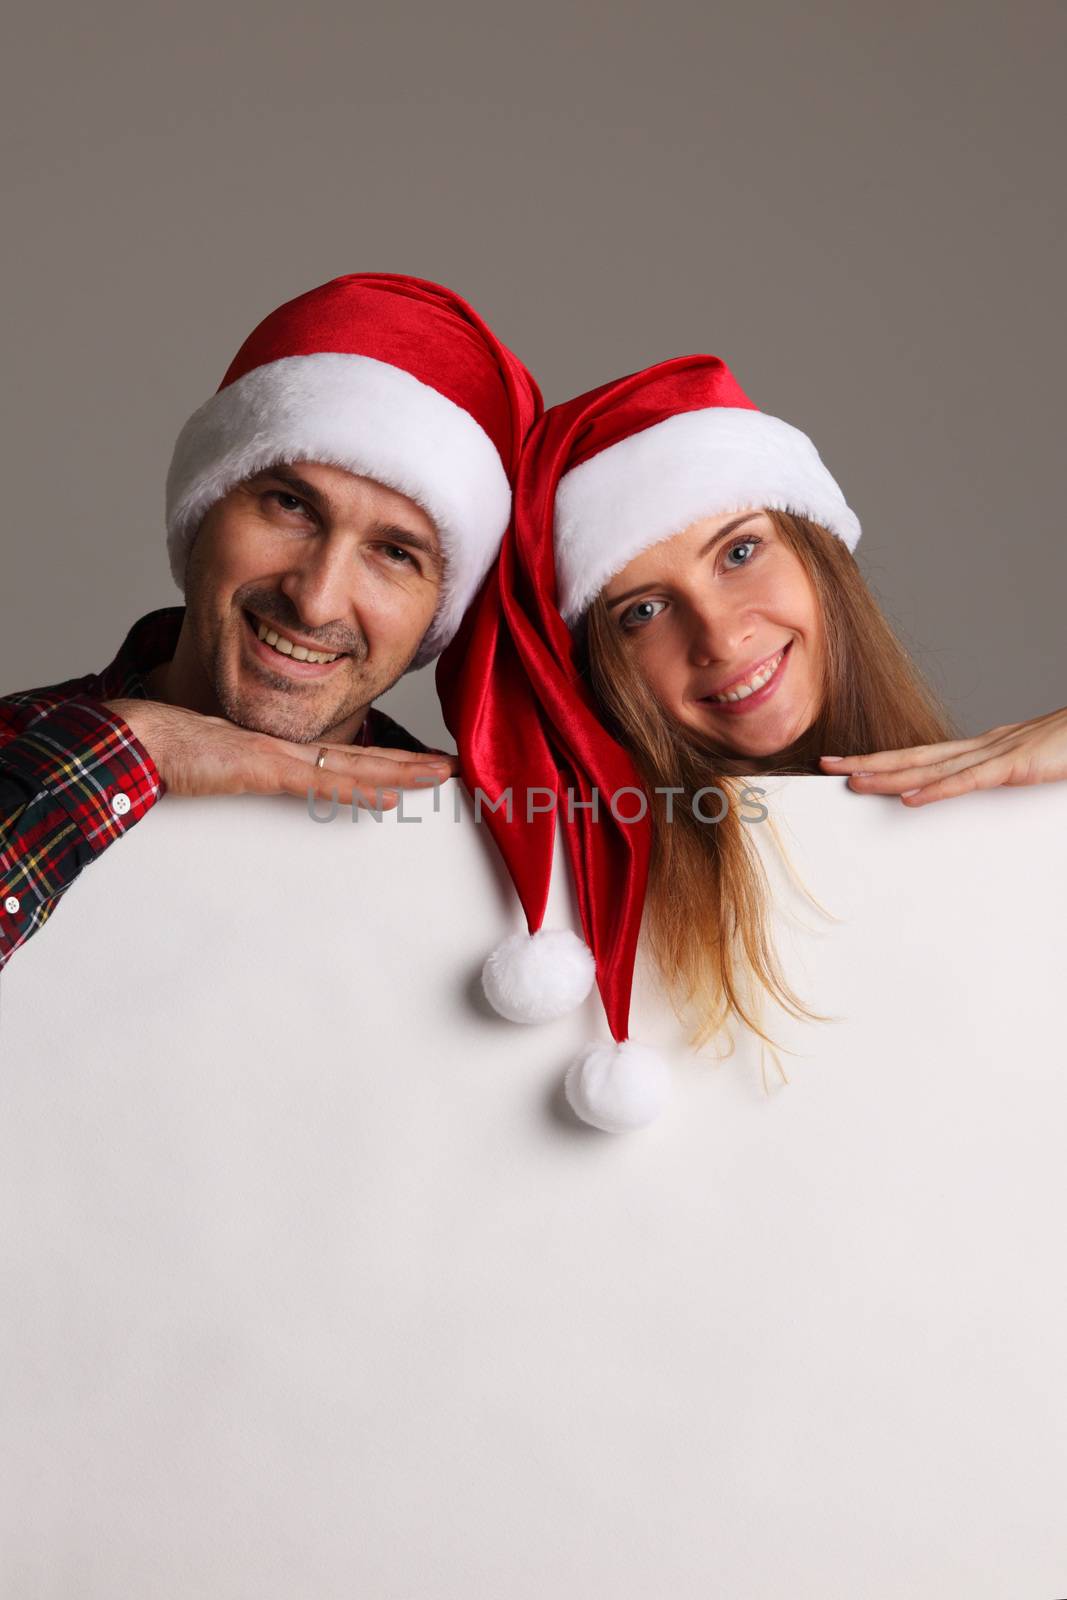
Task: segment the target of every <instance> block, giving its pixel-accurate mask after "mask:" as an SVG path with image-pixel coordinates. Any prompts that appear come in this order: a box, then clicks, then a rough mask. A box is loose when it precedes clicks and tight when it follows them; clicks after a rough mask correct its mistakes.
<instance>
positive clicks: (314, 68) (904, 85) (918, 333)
mask: <svg viewBox="0 0 1067 1600" xmlns="http://www.w3.org/2000/svg"><path fill="white" fill-rule="evenodd" d="M1065 31H1067V29H1065V12H1064V8H1063V7H1062V6H1056V5H1051V4H1033V3H1024V4H1022V5H1018V4H1016V5H1014V6H1012V7H1011V8H1010V10H1009V8H1008V7H1007V6H1000V5H991V4H974V3H968V4H951V5H940V6H939V5H934V6H933V7H932V8H931V7H929V6H919V5H917V4H905V5H897V6H895V7H893V8H888V7H884V8H880V9H878V10H876V9H875V8H873V7H857V6H856V5H855V4H849V5H845V4H841V5H827V4H816V5H814V6H812V5H806V6H803V7H800V6H797V5H795V4H793V3H792V0H790V3H788V4H787V3H784V0H782V3H775V4H746V5H744V6H742V5H740V4H737V3H734V4H731V5H730V6H729V7H727V6H721V5H712V6H711V7H710V9H709V8H708V7H703V6H701V7H693V8H692V10H690V9H689V8H688V7H686V8H683V7H681V6H678V5H674V4H658V5H655V6H652V7H648V6H645V5H636V4H632V3H631V4H623V5H620V4H618V3H613V4H611V5H608V4H602V3H600V4H594V5H586V6H584V7H583V8H582V9H581V11H580V13H579V14H574V13H572V11H571V9H570V7H568V6H565V5H564V4H562V3H560V0H550V3H546V4H543V5H541V6H540V7H538V8H533V7H524V8H521V9H519V8H510V9H509V8H501V7H500V6H499V5H498V4H489V3H483V4H470V3H468V4H461V5H458V6H457V5H447V6H440V5H439V6H430V5H429V4H426V3H423V4H422V5H421V6H419V7H417V8H414V9H413V8H411V7H403V8H393V9H391V10H390V11H389V12H388V14H386V13H385V12H384V10H376V11H370V10H368V9H365V8H359V7H355V8H350V7H344V6H341V5H338V4H330V5H325V4H322V3H315V0H312V3H310V4H307V5H305V6H304V7H302V8H301V9H300V11H299V12H298V13H294V12H292V11H291V10H288V9H285V8H283V7H281V6H278V5H263V4H256V5H253V4H244V5H229V6H227V5H223V6H222V7H218V6H208V5H207V4H205V3H203V0H195V3H193V4H187V5H184V6H182V7H180V8H173V9H171V10H170V12H169V13H168V14H166V15H164V14H162V12H161V11H159V10H157V9H156V8H143V7H138V6H134V5H133V4H131V3H129V0H124V3H122V4H108V3H104V4H100V5H96V6H94V7H93V8H92V9H91V10H88V11H82V12H78V11H76V10H74V8H70V9H69V11H68V14H67V16H65V17H61V16H60V15H59V13H58V12H53V11H50V10H46V9H45V8H35V9H34V10H33V11H32V12H31V13H30V14H28V15H27V14H26V13H25V12H24V13H23V15H22V16H21V17H20V19H19V21H18V22H17V23H16V24H14V25H13V26H11V27H10V29H9V33H8V40H7V44H8V50H7V57H8V59H7V70H6V72H5V85H4V96H3V100H4V104H3V109H2V117H3V121H4V124H5V127H4V130H3V131H4V137H3V141H2V148H3V149H4V150H5V152H6V157H5V169H6V175H5V178H4V188H3V207H4V219H5V222H6V223H7V233H8V239H9V245H8V250H7V252H6V261H7V290H6V294H5V296H4V297H3V307H4V310H3V322H4V326H3V350H4V358H5V367H6V374H5V384H4V391H5V400H6V405H7V414H6V418H5V422H4V427H3V430H2V437H3V450H4V454H5V461H4V486H5V491H6V493H5V513H4V515H5V523H6V529H7V540H6V545H7V553H6V555H5V560H4V567H3V576H4V584H3V601H2V607H3V609H2V616H0V625H2V640H3V646H2V648H3V655H2V661H0V690H2V691H4V692H7V691H10V690H13V689H15V688H22V687H28V686H30V685H32V684H37V683H47V682H54V681H57V680H59V679H61V678H64V677H68V676H72V675H75V674H80V673H83V672H87V671H89V670H91V669H97V668H100V667H102V666H103V665H104V664H105V663H106V662H107V661H108V660H109V659H110V658H111V656H112V655H113V654H114V651H115V649H116V648H117V646H118V644H119V642H120V640H121V638H122V637H123V635H124V633H125V631H126V629H127V627H128V626H129V624H130V623H131V622H132V621H133V620H134V619H135V618H136V617H137V616H139V615H140V614H142V613H143V612H144V611H146V610H149V609H151V608H152V607H154V606H159V605H167V604H175V603H178V601H179V599H180V597H179V596H178V594H177V591H176V590H175V589H174V586H173V584H172V582H171V579H170V576H169V573H168V570H167V566H166V559H165V554H164V542H163V533H162V494H163V480H164V475H165V472H166V468H167V463H168V461H169V457H170V451H171V448H172V446H173V442H174V438H175V436H176V434H177V431H178V429H179V427H180V426H181V424H182V422H183V421H184V420H185V418H186V416H187V415H188V414H189V413H190V412H191V411H192V410H193V409H194V408H195V407H196V406H197V405H199V404H200V403H201V401H202V400H204V399H206V398H207V396H208V395H209V394H210V393H211V392H212V391H213V390H214V388H215V386H216V385H217V383H218V381H219V379H220V378H221V376H222V373H223V371H224V370H225V368H226V366H227V364H228V362H229V359H230V357H231V356H232V354H233V353H234V351H235V350H236V348H237V346H238V345H239V344H240V342H241V340H242V339H243V338H244V336H245V334H246V333H247V332H248V331H249V330H250V329H251V327H252V326H253V324H254V323H255V322H256V321H257V320H258V319H259V318H260V317H261V316H263V315H264V314H265V313H266V312H267V311H268V310H270V309H271V308H272V307H273V306H275V305H276V304H278V303H279V302H281V301H282V300H284V299H287V298H288V297H290V296H292V295H293V294H296V293H299V292H300V291H302V290H304V289H307V288H310V287H311V286H312V285H314V284H316V283H319V282H321V281H323V280H325V279H327V278H329V277H332V276H334V275H335V274H337V273H341V272H347V271H352V270H359V269H375V270H393V271H404V272H412V273H415V274H417V275H420V276H424V277H430V278H437V279H440V280H442V281H444V282H445V283H448V284H450V285H452V286H453V287H454V288H456V289H458V290H459V291H460V292H461V293H463V294H465V295H466V296H467V297H468V298H470V299H471V300H473V301H474V303H475V304H476V305H477V306H478V307H479V309H480V310H481V311H482V312H483V314H484V315H485V316H486V317H487V319H488V320H489V321H490V323H491V324H492V325H493V326H494V327H495V329H496V330H497V331H498V332H499V334H500V335H501V336H502V337H503V338H505V339H506V340H508V341H509V342H510V343H511V344H512V345H513V346H514V347H515V348H516V349H517V350H518V351H519V353H520V354H522V355H523V357H524V358H525V359H526V360H527V361H528V362H529V363H530V365H531V366H532V367H533V368H534V370H535V371H536V372H537V374H538V376H539V378H540V380H541V382H542V385H543V388H544V390H545V395H546V398H547V399H548V400H549V401H553V400H559V399H562V398H564V397H565V396H566V395H568V394H569V393H573V392H575V391H576V390H578V389H584V388H587V387H589V386H591V385H593V384H595V383H599V382H602V381H603V380H604V379H606V378H607V377H610V376H613V375H616V374H619V373H623V372H628V371H632V370H633V369H635V368H636V367H639V366H641V365H643V364H645V363H646V362H649V361H652V360H656V359H659V358H662V357H666V356H670V355H676V354H680V353H683V352H685V351H690V350H694V349H703V350H711V351H714V352H715V353H717V354H719V355H722V356H723V357H725V358H726V359H727V360H728V361H729V362H730V364H731V365H732V367H733V368H734V370H735V372H736V373H737V375H738V377H739V379H740V380H741V382H742V384H743V386H744V387H745V388H746V389H747V390H748V392H749V393H750V394H751V396H752V397H753V399H755V401H756V402H757V404H759V405H761V406H762V407H763V408H764V409H766V410H768V411H772V412H774V413H776V414H777V415H779V416H783V417H785V418H787V419H788V420H789V421H791V422H794V423H796V424H797V425H798V426H800V427H802V428H803V429H804V430H805V431H806V432H807V433H809V434H811V436H812V437H813V438H814V439H815V441H816V443H817V444H818V446H819V448H820V451H821V453H822V455H823V457H824V459H825V460H826V462H827V464H828V465H829V467H830V470H831V471H832V472H833V473H834V474H835V476H837V478H838V479H839V481H840V482H841V483H842V485H843V487H844V489H845V492H846V494H847V495H848V497H849V499H850V501H851V503H852V504H853V505H854V507H855V508H856V510H857V512H858V513H859V515H860V518H861V520H862V521H863V523H864V529H865V531H864V538H863V540H862V541H861V544H860V546H859V550H858V556H859V559H860V561H861V564H862V566H863V568H864V571H865V572H866V574H867V576H868V579H869V581H870V582H871V584H872V586H873V587H874V589H875V591H876V593H877V594H878V596H879V598H880V600H881V602H882V604H883V606H884V607H885V610H886V611H887V613H888V615H889V616H890V618H891V620H892V621H893V622H894V624H895V625H896V627H897V629H898V631H899V632H900V633H901V634H902V636H903V637H904V639H905V641H906V642H907V643H908V644H909V646H910V647H911V648H912V649H913V650H914V652H915V653H916V655H917V656H918V658H919V660H920V661H921V663H922V665H923V666H924V667H925V669H926V670H927V672H928V673H929V675H930V676H931V678H932V679H933V681H934V683H935V685H936V686H937V687H938V688H939V689H940V690H941V691H942V692H943V693H944V694H945V696H946V698H947V700H948V702H949V706H950V709H951V710H952V711H953V713H954V714H955V715H956V716H957V717H958V718H959V719H960V721H961V722H962V724H963V725H964V727H965V728H966V729H967V730H968V731H971V732H980V731H983V730H984V729H985V728H987V727H989V726H992V725H993V724H994V723H997V722H1001V721H1007V720H1011V721H1015V720H1018V719H1021V718H1023V717H1028V716H1034V715H1038V714H1040V713H1042V712H1045V711H1048V710H1051V709H1052V708H1053V707H1059V706H1062V705H1064V704H1067V629H1065V628H1064V626H1063V621H1062V616H1063V596H1064V591H1065V578H1067V560H1065V554H1064V541H1063V538H1062V534H1061V523H1062V509H1061V506H1060V504H1059V500H1060V489H1061V479H1060V459H1061V455H1062V445H1061V437H1060V436H1061V434H1062V431H1063V382H1062V374H1063V371H1064V354H1065V352H1064V334H1063V319H1062V299H1063V285H1064V282H1065V281H1067V270H1065V268H1067V262H1065V259H1064V257H1065V249H1064V228H1063V204H1062V188H1063V174H1062V156H1063V121H1064V112H1063V103H1064V96H1063V81H1064V75H1065V67H1067V50H1065ZM387 703H389V704H390V705H391V707H392V709H393V710H394V712H395V713H396V714H399V715H401V716H402V718H404V719H405V720H407V721H408V722H409V723H410V724H411V725H412V726H413V727H415V728H417V729H418V730H419V731H421V732H423V733H424V734H426V733H429V734H430V735H431V736H438V737H439V736H440V734H441V731H442V730H441V725H440V723H439V721H438V719H437V717H436V713H435V708H434V703H433V684H432V674H431V673H430V672H424V673H422V674H419V675H417V676H415V677H413V678H411V679H409V680H407V681H406V682H405V683H404V684H403V685H402V686H401V687H400V688H399V689H398V690H396V691H394V692H393V695H392V696H391V697H390V699H389V701H388V702H387Z"/></svg>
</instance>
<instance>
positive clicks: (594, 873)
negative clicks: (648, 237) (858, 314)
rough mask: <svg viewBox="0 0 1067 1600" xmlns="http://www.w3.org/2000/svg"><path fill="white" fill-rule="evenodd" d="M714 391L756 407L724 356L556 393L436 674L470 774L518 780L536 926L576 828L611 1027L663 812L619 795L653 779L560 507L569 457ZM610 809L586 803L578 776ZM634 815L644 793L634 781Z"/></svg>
mask: <svg viewBox="0 0 1067 1600" xmlns="http://www.w3.org/2000/svg"><path fill="white" fill-rule="evenodd" d="M712 406H740V407H745V408H747V409H752V410H755V409H757V408H756V407H755V406H754V405H753V403H752V401H751V400H749V398H748V397H747V395H745V394H744V393H743V391H742V390H741V389H740V388H739V386H738V384H737V383H736V381H735V379H734V378H733V377H732V375H731V374H730V372H729V370H728V369H727V368H726V366H725V365H724V364H723V362H722V361H720V360H719V359H718V358H717V357H715V356H705V355H697V356H680V357H677V358H676V359H674V360H672V361H665V362H661V363H659V364H658V365H656V366H653V367H649V368H648V369H646V370H645V371H643V372H638V373H634V374H632V375H631V376H629V377H626V378H622V379H619V380H617V381H615V382H613V383H608V384H604V385H603V386H602V387H601V388H599V389H594V390H592V391H591V392H590V393H588V394H585V395H580V396H578V398H577V399H574V400H570V401H567V402H566V403H565V404H563V405H559V406H553V407H552V408H551V409H550V410H548V411H547V412H546V413H545V415H544V416H543V417H542V419H541V421H540V422H539V423H538V424H537V425H536V426H535V427H534V429H533V431H532V432H531V434H530V437H529V439H528V440H527V443H526V446H525V448H524V450H523V453H522V459H521V461H520V463H519V472H518V477H517V480H516V484H515V503H514V514H513V519H512V524H511V526H510V527H509V529H508V532H507V534H506V535H505V537H504V543H503V547H502V549H501V552H500V558H499V561H498V563H497V565H496V566H495V567H494V568H493V569H492V571H491V572H490V574H489V577H488V578H487V580H486V582H485V584H484V585H483V587H482V590H481V592H480V593H479V595H478V597H477V598H476V600H475V602H474V604H473V605H472V607H471V608H470V610H469V611H468V613H467V616H466V617H465V619H464V621H463V624H462V625H461V627H460V630H459V632H458V634H457V635H456V637H455V639H454V640H453V642H452V644H451V645H449V647H448V649H447V650H446V651H445V652H444V654H443V655H442V656H441V658H440V660H439V662H438V666H437V685H438V690H439V693H440V696H441V704H442V707H443V709H444V714H445V720H446V722H447V724H448V727H449V729H450V730H451V732H452V734H453V736H454V737H455V739H456V743H457V746H458V750H459V756H460V762H461V769H462V774H463V778H464V780H465V782H466V783H467V786H468V788H470V789H472V790H473V789H474V788H476V787H477V788H480V789H481V790H482V791H483V792H484V793H485V794H486V795H487V796H488V797H489V799H490V801H496V800H498V799H499V797H500V796H501V795H502V794H504V792H505V791H506V790H508V789H509V788H510V789H511V791H512V797H513V811H512V818H511V820H510V821H508V820H507V817H506V815H505V814H504V812H503V811H500V812H494V811H491V810H489V809H486V810H484V811H483V821H484V823H485V824H486V825H487V826H488V827H489V829H490V831H491V833H492V835H493V838H494V840H495V841H496V844H497V846H498V847H499V849H500V852H501V854H502V856H503V858H504V861H505V864H506V866H507V869H508V872H509V874H510V875H511V878H512V881H513V883H514V884H515V888H516V892H517V893H518V896H519V899H520V901H521V903H522V907H523V911H524V912H525V914H526V920H527V925H528V927H529V930H530V932H531V933H533V932H536V931H537V929H539V928H540V926H541V923H542V921H543V918H544V913H545V904H546V901H547V897H548V889H549V881H550V877H551V869H552V853H553V843H554V839H555V828H556V819H557V817H558V819H559V823H560V825H561V826H562V827H563V828H564V839H565V843H566V847H567V852H568V857H569V860H570V863H571V870H572V872H573V874H574V880H575V887H576V891H577V898H578V907H579V912H580V916H581V921H582V928H583V931H584V933H585V938H586V942H587V943H588V945H589V948H590V949H591V950H592V952H593V955H594V957H595V958H596V965H597V984H598V987H599V989H600V994H601V998H602V1000H603V1003H604V1009H605V1012H606V1015H607V1020H608V1025H609V1027H610V1029H611V1032H612V1036H613V1037H614V1038H615V1039H617V1040H620V1041H621V1040H623V1039H625V1038H626V1037H627V1035H628V1031H629V1011H630V996H631V991H632V987H633V971H634V961H635V958H636V953H637V943H638V937H639V934H640V928H641V916H642V912H643V908H644V898H645V890H646V887H647V881H648V868H649V857H650V852H651V842H652V830H651V821H650V818H649V816H648V815H647V814H646V815H645V817H644V818H643V819H642V820H641V821H637V822H630V823H625V822H619V821H617V820H615V819H614V818H613V816H612V814H611V811H610V802H611V799H612V797H613V796H617V795H618V792H619V791H620V790H622V789H637V790H639V791H640V792H642V793H643V792H644V791H643V787H642V784H641V780H640V778H639V777H638V774H637V770H636V768H635V767H634V764H633V762H632V760H631V758H630V756H629V755H628V754H627V752H626V751H625V750H624V749H623V747H622V746H621V745H620V744H619V743H618V742H617V741H616V740H615V739H614V738H613V737H612V736H611V735H610V734H609V733H608V732H607V730H606V729H605V728H604V726H603V724H602V722H601V720H600V717H599V715H598V712H597V709H596V706H595V703H594V701H593V698H592V695H591V694H590V692H589V689H588V687H587V686H586V684H585V683H584V682H583V681H582V679H581V677H580V676H579V673H578V669H577V667H576V665H575V660H574V642H573V639H572V637H571V634H570V631H569V629H568V628H567V626H566V624H565V623H564V621H563V618H562V617H561V616H560V614H559V610H558V607H557V603H556V571H555V557H554V552H553V539H552V535H553V516H554V511H555V497H556V489H557V486H558V484H559V481H560V479H561V478H562V477H563V475H564V473H566V472H568V471H570V469H571V468H572V467H575V466H578V465H580V464H581V462H583V461H587V460H589V459H590V458H591V457H592V456H594V455H596V454H598V453H599V452H600V451H601V450H604V449H606V448H607V447H608V446H610V445H612V444H615V443H617V442H618V441H619V440H621V439H624V438H628V437H630V436H631V435H632V434H635V433H639V432H641V431H642V430H643V429H645V428H648V427H651V426H653V425H654V424H655V423H658V422H662V421H664V420H665V419H666V418H667V417H669V416H673V415H676V414H677V413H679V412H686V411H698V410H704V409H706V408H708V407H712ZM528 786H530V787H543V788H546V789H548V790H549V791H550V792H551V793H552V794H553V795H554V796H555V797H556V801H557V805H556V809H555V810H554V811H553V812H549V813H546V814H543V815H537V816H535V817H533V818H532V819H531V820H529V821H528V820H527V817H526V790H527V787H528ZM568 789H570V790H572V791H574V795H575V799H576V800H577V801H588V800H589V799H590V797H591V794H592V792H593V790H594V789H595V790H596V791H597V792H598V795H599V816H598V820H595V821H594V820H593V814H592V813H591V812H590V811H589V810H585V809H580V808H579V807H578V806H576V807H575V810H574V814H573V817H569V816H568V805H567V791H568ZM617 806H618V810H619V812H620V815H623V816H627V817H628V816H631V815H633V814H634V812H635V811H636V810H637V809H638V800H637V798H636V796H634V795H626V796H623V797H622V798H621V800H618V801H617Z"/></svg>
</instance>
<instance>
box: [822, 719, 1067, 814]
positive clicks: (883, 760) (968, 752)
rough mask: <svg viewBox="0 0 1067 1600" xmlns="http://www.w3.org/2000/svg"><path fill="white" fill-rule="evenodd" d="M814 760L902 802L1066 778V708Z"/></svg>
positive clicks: (861, 788)
mask: <svg viewBox="0 0 1067 1600" xmlns="http://www.w3.org/2000/svg"><path fill="white" fill-rule="evenodd" d="M820 760H821V764H822V770H823V772H824V773H826V774H827V775H831V774H834V773H843V774H846V775H847V776H848V781H849V787H850V788H851V789H855V790H856V792H857V793H858V794H898V795H899V796H900V798H901V800H903V802H904V804H905V805H906V806H924V805H926V803H927V801H929V800H949V799H951V797H952V796H953V795H956V794H966V793H967V792H968V791H969V790H971V789H998V788H999V787H1000V786H1001V784H1027V783H1053V782H1054V781H1055V780H1056V779H1057V778H1067V710H1063V711H1050V712H1049V713H1048V715H1047V716H1044V717H1034V719H1033V720H1032V721H1031V722H1009V723H1005V724H1004V726H1003V727H1000V728H991V729H990V731H989V732H988V733H983V734H980V735H979V736H978V738H976V739H953V740H950V741H949V742H947V743H945V744H923V745H916V746H915V748H914V749H911V750H883V751H880V752H879V753H878V754H877V755H870V756H842V757H840V758H839V759H835V758H834V757H833V756H822V757H821V758H820Z"/></svg>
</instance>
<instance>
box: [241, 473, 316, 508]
mask: <svg viewBox="0 0 1067 1600" xmlns="http://www.w3.org/2000/svg"><path fill="white" fill-rule="evenodd" d="M260 478H278V479H279V480H280V481H281V482H282V483H287V484H288V485H289V487H290V489H295V490H296V491H297V493H298V494H302V495H303V496H304V498H305V500H310V501H311V503H312V504H313V505H316V506H321V505H328V504H329V500H328V498H327V496H326V495H324V494H323V492H322V490H321V489H316V487H315V485H314V484H313V483H308V481H307V479H306V478H301V477H299V476H298V474H297V473H295V472H290V471H289V468H288V467H283V466H279V467H264V468H263V470H262V472H257V473H256V475H255V477H254V478H253V479H252V482H253V483H255V482H257V481H258V479H260Z"/></svg>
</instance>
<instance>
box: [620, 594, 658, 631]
mask: <svg viewBox="0 0 1067 1600" xmlns="http://www.w3.org/2000/svg"><path fill="white" fill-rule="evenodd" d="M666 604H667V602H666V600H638V601H636V602H635V603H634V604H633V605H632V606H630V608H629V610H627V611H624V612H623V614H622V616H621V617H620V619H619V620H620V622H621V624H622V626H623V627H624V628H639V627H640V626H641V625H642V623H645V622H651V621H652V618H653V617H658V616H659V611H655V610H653V609H651V608H652V607H654V606H659V607H660V610H662V609H663V607H664V606H665V605H666Z"/></svg>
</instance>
